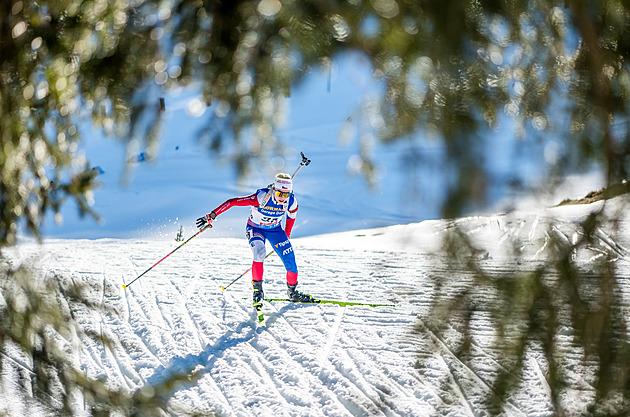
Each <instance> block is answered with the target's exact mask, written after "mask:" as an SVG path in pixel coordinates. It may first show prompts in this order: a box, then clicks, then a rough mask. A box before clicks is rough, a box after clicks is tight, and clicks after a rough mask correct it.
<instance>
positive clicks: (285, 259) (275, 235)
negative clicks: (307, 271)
mask: <svg viewBox="0 0 630 417" xmlns="http://www.w3.org/2000/svg"><path fill="white" fill-rule="evenodd" d="M267 238H268V239H269V243H271V245H272V246H273V250H274V251H276V253H277V254H278V256H279V257H280V259H282V263H283V264H284V268H285V269H286V270H287V284H289V285H296V284H297V276H298V269H297V263H296V262H295V253H293V246H292V245H291V241H290V240H289V238H288V237H287V234H286V233H285V232H284V230H282V228H280V227H278V228H277V229H272V230H271V231H268V232H267Z"/></svg>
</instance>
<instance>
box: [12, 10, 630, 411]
mask: <svg viewBox="0 0 630 417" xmlns="http://www.w3.org/2000/svg"><path fill="white" fill-rule="evenodd" d="M629 13H630V5H629V4H628V3H627V2H625V1H621V0H605V1H594V2H588V1H585V0H563V1H544V0H487V1H486V0H470V1H460V0H444V1H427V0H420V1H418V0H347V1H335V0H283V1H280V0H256V1H253V0H234V1H203V0H170V1H148V0H146V1H145V0H111V1H106V0H85V1H83V0H63V1H62V0H41V1H38V2H27V1H2V2H0V113H1V114H2V117H1V118H0V146H1V147H2V149H1V152H0V247H1V246H6V245H10V244H12V243H14V242H15V238H16V234H17V230H18V224H19V222H20V221H23V222H24V224H25V225H26V227H27V229H28V230H29V231H30V232H32V233H34V234H35V235H37V234H38V230H39V226H40V223H41V221H42V219H43V217H44V215H45V214H46V213H47V212H49V211H53V212H55V213H57V214H58V212H59V208H60V205H61V204H62V203H63V202H64V201H66V200H67V199H69V198H70V199H72V200H75V201H76V202H77V203H78V206H79V209H80V210H81V212H82V213H91V214H92V215H96V214H95V213H92V212H91V210H90V205H91V202H92V196H91V190H92V189H93V188H94V187H95V186H96V185H97V184H96V178H95V175H94V173H93V171H92V170H91V168H90V165H89V163H88V162H87V161H85V160H84V158H83V157H82V156H81V154H80V152H79V151H78V144H79V142H80V140H81V137H80V136H81V129H80V128H79V126H80V125H81V123H83V122H85V121H86V120H88V121H91V122H93V123H95V124H96V125H98V126H100V127H101V128H102V129H103V130H104V131H105V132H106V133H108V134H110V135H112V136H116V137H119V138H121V139H123V140H124V141H126V142H127V143H128V145H129V147H130V148H133V147H134V146H136V147H137V146H139V144H142V145H143V146H146V147H147V148H148V149H149V150H151V149H153V148H152V146H153V145H154V144H155V139H156V138H157V137H158V135H159V127H160V115H161V112H162V110H163V106H162V102H159V100H158V97H160V96H161V95H162V94H163V93H164V92H165V91H168V90H169V89H172V88H178V87H181V86H194V87H195V88H200V89H201V90H202V92H203V97H204V101H205V103H198V104H199V105H200V106H204V107H205V106H209V109H210V111H199V113H200V114H204V115H205V117H207V128H206V129H205V130H204V131H203V132H202V136H203V137H202V139H203V140H204V143H207V144H208V146H209V148H210V149H211V150H212V151H213V152H216V153H222V152H224V154H225V149H226V148H227V149H228V150H229V151H228V152H227V154H228V155H229V156H230V157H231V158H232V162H233V163H234V165H235V167H236V168H237V169H238V170H239V171H244V170H246V169H247V166H248V164H249V161H250V159H252V158H263V159H264V158H266V157H267V156H268V155H269V154H270V152H272V151H273V150H274V149H276V148H277V147H278V143H279V139H278V138H277V137H276V135H275V129H276V128H277V127H278V126H280V125H281V124H282V123H283V115H284V111H283V106H284V100H285V98H286V97H287V96H289V95H290V94H291V88H292V87H293V86H295V85H296V84H297V83H299V81H300V80H301V79H302V78H303V77H304V76H305V75H307V74H308V73H309V71H310V70H311V69H312V68H318V67H326V66H330V63H331V61H332V60H333V59H335V57H336V55H338V54H340V53H343V52H345V51H359V52H361V53H363V54H364V55H365V56H366V57H367V58H368V59H369V61H370V63H371V64H372V71H373V75H374V77H376V78H377V79H379V80H381V81H382V82H383V84H384V86H385V94H384V96H383V98H382V100H381V102H380V103H370V105H367V106H365V108H364V109H363V117H365V118H366V119H367V120H368V121H369V123H367V125H368V126H370V127H371V129H373V132H371V134H372V135H374V136H378V137H380V138H381V139H382V140H384V141H394V140H397V139H398V138H401V137H407V138H408V137H410V136H411V135H412V134H414V133H417V132H421V133H422V134H423V135H425V136H426V137H429V138H433V140H435V141H436V142H437V143H439V144H441V146H442V147H443V148H444V150H445V151H444V158H445V160H444V162H443V165H442V166H443V170H444V172H445V173H446V177H447V178H448V184H447V187H448V189H447V192H448V197H447V199H446V201H445V204H444V210H443V214H444V217H447V218H453V217H456V216H458V215H460V214H461V213H465V212H468V211H469V210H470V209H471V208H475V207H478V206H480V205H483V203H484V201H486V198H487V192H488V185H489V184H491V182H492V181H491V180H492V178H491V175H492V173H491V172H490V171H489V169H488V165H487V163H486V155H485V153H484V147H483V146H482V144H483V139H484V137H485V136H486V135H489V134H493V133H494V132H495V131H496V130H497V129H498V128H499V126H500V125H501V123H502V122H503V121H505V120H508V119H509V120H510V123H513V124H514V126H515V133H516V135H517V137H519V138H522V139H524V138H532V137H536V138H538V140H540V141H541V142H543V143H544V142H546V141H548V140H550V139H549V138H553V140H555V141H557V142H558V143H557V146H558V149H559V152H558V154H557V155H556V156H555V157H554V158H553V163H552V165H553V168H554V171H553V173H557V174H561V173H562V172H563V171H566V170H573V169H585V168H592V167H593V166H595V167H597V168H598V169H600V170H601V171H603V172H604V173H605V175H606V178H607V180H608V183H609V184H612V183H614V182H620V181H621V180H622V179H625V178H626V177H627V174H628V169H629V168H628V162H629V161H628V158H629V156H630V140H629V135H630V131H629V129H628V126H629V122H628V108H627V106H628V100H627V97H628V93H629V92H630V71H629V67H628V64H627V63H626V58H628V54H629V52H630V33H629V29H630V24H629V23H630V19H629V16H630V15H629ZM364 136H367V135H364ZM368 158H369V157H368V156H367V155H364V159H365V163H364V164H363V165H362V166H363V167H364V169H365V170H366V173H367V174H369V171H370V170H371V169H372V167H373V165H372V164H371V161H369V159H368ZM545 186H549V184H543V185H542V187H545ZM598 221H599V220H598V219H597V217H595V218H594V219H592V220H591V221H590V223H588V224H585V225H584V231H583V236H584V237H585V240H584V241H588V240H589V239H590V236H591V235H590V233H591V232H592V231H593V230H597V227H593V224H596V223H597V222H598ZM581 242H582V240H581V241H580V242H578V243H571V244H570V245H569V246H567V247H564V246H563V247H562V248H564V249H562V248H561V249H559V250H558V254H557V255H558V256H557V257H556V258H554V259H555V261H553V262H549V263H545V264H544V265H543V266H541V267H540V269H536V270H534V271H529V272H527V271H526V273H524V274H523V275H518V279H513V278H512V279H510V276H507V277H505V279H498V280H497V278H496V277H493V276H488V275H487V274H485V273H484V272H483V270H482V269H478V268H477V266H476V265H475V263H474V262H472V261H471V262H472V263H470V262H467V263H466V264H465V265H464V266H465V268H468V269H469V270H471V271H473V272H474V273H475V276H477V277H479V279H480V281H479V283H480V284H483V285H486V286H489V287H491V288H496V290H497V291H500V293H501V294H502V297H503V298H502V297H499V299H500V300H503V301H502V302H506V303H511V304H509V305H510V306H513V308H511V309H510V310H509V311H511V312H513V313H514V314H513V315H508V316H507V317H506V318H505V320H517V321H519V323H521V324H523V325H524V326H525V327H524V329H525V330H523V326H516V325H515V326H509V322H508V321H498V322H497V323H498V324H497V325H498V326H499V327H500V328H501V329H504V331H505V332H506V333H507V332H511V331H512V330H511V329H512V328H515V329H517V330H514V331H515V332H516V333H514V334H510V335H508V336H510V337H506V340H513V341H514V343H513V344H512V345H504V348H505V349H506V355H511V356H509V359H510V360H511V361H512V362H513V363H514V367H513V368H511V369H512V370H513V371H514V372H517V371H518V369H519V367H520V366H521V365H522V363H521V361H520V359H522V354H523V352H524V350H525V343H526V341H527V340H529V338H530V337H535V338H537V339H536V340H539V341H540V343H542V345H543V347H544V349H545V352H546V354H547V359H548V361H549V369H548V378H549V381H550V385H552V386H553V387H556V385H554V384H561V383H562V382H563V380H562V376H561V373H560V367H559V366H557V363H556V360H557V359H556V356H555V354H556V353H557V352H554V346H555V345H554V343H553V338H554V335H555V334H556V333H555V332H557V331H558V329H559V323H562V324H563V325H564V324H566V325H567V326H570V328H571V329H572V330H573V331H575V332H577V333H576V334H577V336H576V337H577V338H578V339H577V340H578V342H580V343H581V345H582V346H583V347H584V354H585V357H586V358H591V357H595V358H596V360H598V361H599V362H598V364H599V367H598V368H597V369H598V371H597V375H598V376H597V377H596V378H595V382H594V384H595V386H596V387H597V388H598V395H599V397H598V398H597V400H596V401H595V402H594V404H595V405H596V406H597V407H599V406H600V405H601V408H600V409H599V410H600V411H602V410H605V406H603V405H602V404H604V402H605V401H606V399H607V398H608V397H607V396H608V395H609V394H610V393H611V392H613V391H614V392H621V395H622V397H623V400H624V401H626V402H627V401H628V393H627V386H628V380H627V375H626V373H625V372H621V371H619V372H617V371H618V370H621V369H627V365H628V364H627V363H626V362H624V361H626V359H627V340H626V336H625V333H624V332H621V331H620V329H622V328H624V326H623V324H624V323H623V320H622V318H621V316H620V314H619V312H618V311H617V310H616V309H615V308H613V307H611V306H612V305H614V303H613V304H611V300H612V299H614V297H616V295H615V294H617V292H616V290H615V288H616V284H615V283H616V279H615V276H616V274H615V270H614V268H613V267H612V266H611V265H613V264H612V263H611V262H606V261H602V263H601V266H600V267H599V268H598V269H597V270H596V271H592V273H593V274H594V276H595V277H596V278H595V279H594V281H596V283H597V284H596V286H597V288H598V291H599V293H601V294H602V296H601V298H600V299H599V301H598V302H596V303H594V302H590V301H585V299H584V298H583V295H582V293H583V291H584V289H585V288H586V287H583V285H586V283H587V282H589V283H590V282H591V281H593V280H590V279H585V275H584V274H585V272H584V271H583V270H581V269H580V268H579V267H578V266H576V265H575V264H574V263H573V262H572V260H571V258H570V255H569V254H570V253H571V251H572V250H573V249H575V247H576V246H579V245H581V244H582V243H581ZM552 246H553V245H552ZM565 246H566V245H565ZM449 247H450V248H451V249H452V250H453V251H452V252H451V255H452V258H451V259H452V260H453V261H458V260H462V259H469V260H470V259H473V260H474V252H471V253H470V254H468V255H466V252H465V251H466V250H467V248H468V249H470V248H474V245H473V244H472V243H470V244H468V243H467V240H466V239H465V236H463V237H462V236H455V237H454V238H453V239H452V240H451V241H450V246H449ZM461 251H464V252H461ZM517 255H518V254H517V253H516V254H515V256H516V257H517ZM589 285H590V284H589ZM515 294H519V295H518V297H517V298H510V297H514V296H515ZM461 297H464V298H465V294H462V295H461ZM611 297H612V298H611ZM5 298H6V295H5ZM458 299H459V298H458ZM559 300H564V301H565V303H566V305H565V307H563V305H560V304H559ZM566 306H568V307H566ZM495 307H496V308H497V311H500V310H501V309H502V308H503V307H505V306H502V305H497V306H494V307H493V308H495ZM566 309H568V310H566ZM453 311H454V310H453ZM561 313H562V314H561ZM564 313H566V314H564ZM567 317H568V318H569V322H567V323H565V322H563V321H562V320H565V319H566V318H567ZM585 323H586V324H585ZM519 329H520V330H519ZM26 349H27V350H28V349H31V350H33V349H35V347H33V346H31V347H28V346H27V347H26ZM33 352H37V349H35V350H33ZM519 355H520V356H519ZM519 358H520V359H519ZM508 379H509V378H507V379H506V378H499V379H498V382H497V383H498V384H503V382H502V381H504V380H508ZM624 384H625V385H624ZM511 386H512V385H511V384H503V385H499V386H497V392H499V393H503V392H508V391H509V388H510V387H511ZM616 390H620V391H616ZM552 392H553V393H554V395H557V391H554V390H552ZM500 397H501V398H502V396H500ZM64 407H65V405H64ZM597 407H596V408H597ZM613 408H614V407H613ZM602 413H603V412H602Z"/></svg>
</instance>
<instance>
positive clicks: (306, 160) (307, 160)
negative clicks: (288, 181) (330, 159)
mask: <svg viewBox="0 0 630 417" xmlns="http://www.w3.org/2000/svg"><path fill="white" fill-rule="evenodd" d="M300 154H301V155H302V162H300V166H299V167H297V169H296V170H295V172H294V173H293V175H292V176H291V178H294V177H295V176H296V175H297V173H298V171H299V170H300V169H301V168H302V167H303V166H306V165H308V164H310V163H311V160H310V159H308V158H307V157H305V156H304V152H300Z"/></svg>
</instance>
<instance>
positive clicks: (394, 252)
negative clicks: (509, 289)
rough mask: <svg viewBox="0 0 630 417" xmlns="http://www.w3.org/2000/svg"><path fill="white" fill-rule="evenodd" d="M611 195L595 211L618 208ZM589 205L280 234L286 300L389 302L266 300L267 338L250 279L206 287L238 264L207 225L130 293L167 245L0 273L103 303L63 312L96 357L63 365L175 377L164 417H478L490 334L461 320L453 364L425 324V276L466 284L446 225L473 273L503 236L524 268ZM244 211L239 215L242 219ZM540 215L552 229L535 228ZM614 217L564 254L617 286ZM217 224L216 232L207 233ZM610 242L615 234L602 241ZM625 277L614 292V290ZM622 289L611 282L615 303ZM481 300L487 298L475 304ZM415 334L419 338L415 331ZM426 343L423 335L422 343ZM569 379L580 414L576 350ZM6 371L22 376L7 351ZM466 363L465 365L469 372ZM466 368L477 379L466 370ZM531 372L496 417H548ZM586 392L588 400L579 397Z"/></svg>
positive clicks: (54, 246) (543, 392) (531, 358)
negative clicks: (466, 328) (90, 335)
mask: <svg viewBox="0 0 630 417" xmlns="http://www.w3.org/2000/svg"><path fill="white" fill-rule="evenodd" d="M625 204H627V201H625V200H623V199H616V200H615V201H614V202H613V203H609V206H614V207H617V208H623V207H624V205H625ZM601 205H602V204H601V203H597V204H591V205H584V206H567V207H558V208H553V209H539V210H536V211H522V212H512V213H505V214H496V215H490V216H475V217H469V218H462V219H455V220H435V221H425V222H420V223H415V224H409V225H397V226H391V227H385V228H379V229H366V230H359V231H352V232H342V233H334V234H327V235H319V236H311V237H304V238H297V239H294V240H293V242H294V247H295V251H296V254H297V259H298V263H299V267H300V285H299V287H300V289H301V290H302V291H305V292H308V293H311V294H314V295H316V296H318V297H320V298H330V299H340V300H350V301H362V302H371V303H390V304H393V306H386V307H368V306H347V307H341V306H335V305H296V304H290V303H285V302H271V303H265V305H264V312H265V314H266V317H267V327H266V328H264V329H263V328H259V327H258V325H257V322H256V317H255V313H254V310H253V308H252V306H251V300H250V296H251V284H250V276H249V275H246V276H244V277H243V278H242V279H240V280H239V281H237V282H236V283H235V284H234V285H232V286H231V287H230V288H229V289H228V290H226V291H225V292H223V291H222V290H221V287H222V286H224V285H226V284H227V283H229V282H230V281H232V280H233V279H234V278H236V277H237V276H239V275H240V274H241V273H243V272H244V271H245V270H247V269H248V268H249V266H250V249H249V247H248V245H247V243H246V242H245V241H244V239H234V238H215V237H213V236H212V230H209V231H207V232H204V233H203V234H201V235H199V236H198V237H196V238H195V239H193V240H191V241H190V242H189V243H188V244H187V245H186V246H184V248H183V249H181V250H180V251H178V252H176V253H175V254H173V255H172V256H171V257H169V258H167V259H166V260H164V261H163V262H162V263H160V264H159V265H158V266H157V267H155V268H154V269H153V270H151V271H150V272H149V273H147V274H146V275H145V276H143V277H142V278H141V279H140V280H138V281H137V282H135V283H134V284H132V285H131V286H129V288H128V289H127V290H124V289H123V288H122V285H123V284H125V283H128V282H130V281H131V280H133V279H134V278H136V277H137V276H138V275H139V274H141V273H142V272H143V271H144V270H146V268H148V267H149V266H151V265H153V264H154V263H155V262H156V261H157V260H158V259H161V258H162V257H163V256H164V255H166V254H167V253H169V252H170V251H171V250H172V249H174V248H175V247H176V246H177V245H178V243H177V242H175V241H174V239H161V240H160V239H151V240H142V239H95V240H81V239H79V240H68V239H50V240H47V241H46V242H45V244H44V245H41V246H40V245H38V244H37V243H35V242H22V243H21V244H20V245H18V246H16V247H14V248H12V250H11V251H9V252H7V256H8V257H9V259H11V262H14V263H16V264H17V263H20V262H34V263H35V264H36V265H38V266H37V267H36V271H37V273H38V274H41V275H42V276H45V277H49V278H54V279H60V280H69V281H70V282H72V283H75V284H85V285H86V286H87V288H88V289H89V291H88V292H87V293H86V295H87V297H88V299H89V300H90V301H92V302H94V303H95V304H96V305H102V306H104V307H107V308H105V309H103V313H102V314H97V313H96V312H95V311H90V310H87V309H77V310H76V311H74V317H75V320H76V322H77V324H78V325H79V326H81V327H82V328H84V329H93V330H95V331H96V332H97V333H99V334H101V335H103V336H106V337H107V338H109V339H111V341H112V342H113V343H112V344H111V346H108V345H105V344H101V343H96V342H95V341H94V340H88V339H85V340H81V346H80V355H79V357H78V358H76V361H77V363H78V366H79V367H80V369H81V370H82V371H83V372H84V373H85V375H87V376H89V377H91V378H103V379H104V380H106V381H107V384H109V385H110V386H112V387H119V388H123V389H124V390H126V391H128V392H135V391H137V390H143V389H148V387H151V386H154V385H156V384H159V383H160V382H161V381H165V380H166V379H167V378H168V377H169V376H172V375H176V374H179V373H184V374H185V375H187V376H188V380H186V381H185V382H181V383H180V384H179V385H177V386H175V387H173V388H172V390H171V391H170V392H167V393H161V395H163V396H164V395H165V396H166V397H167V398H169V399H170V400H169V407H170V409H169V411H170V412H171V413H172V414H174V415H181V414H192V413H198V414H212V413H216V414H218V415H221V416H259V415H265V416H266V415H269V416H272V415H273V416H363V415H370V416H427V415H450V416H472V415H483V414H484V408H483V407H484V406H483V404H484V398H485V396H486V395H490V394H491V393H492V392H491V386H492V382H493V378H494V377H496V375H497V372H498V371H497V369H499V368H500V367H501V365H500V363H499V359H498V358H497V356H496V353H495V352H494V351H493V350H492V349H491V348H490V344H491V342H492V340H493V338H494V337H495V336H496V334H495V333H496V330H495V329H494V328H493V327H492V323H491V321H490V319H489V318H488V317H486V316H485V315H484V314H485V313H484V312H483V311H480V312H478V314H477V315H476V316H475V317H474V326H473V329H474V330H473V331H474V334H473V336H474V340H475V344H474V348H473V357H472V358H470V359H469V361H463V360H462V359H461V358H460V357H458V355H457V354H456V352H455V351H454V350H453V346H454V342H453V341H454V340H456V339H457V337H460V336H461V334H460V333H458V332H459V330H458V329H457V328H453V329H451V330H450V333H438V332H433V331H432V330H431V329H432V325H431V323H430V322H427V319H428V312H429V309H430V306H431V303H432V302H433V301H434V299H433V297H434V296H435V291H434V290H435V286H436V284H437V281H439V279H440V278H446V279H448V280H449V281H450V282H451V283H452V285H453V286H458V285H460V286H461V285H467V283H470V282H471V277H470V276H468V275H467V273H466V271H464V270H457V269H455V270H453V269H450V270H449V269H447V268H446V265H447V264H446V260H445V259H443V258H440V256H439V255H438V254H437V253H436V252H435V250H436V248H438V247H439V245H440V244H441V242H442V239H443V238H444V237H445V234H446V233H447V231H448V230H450V229H452V228H453V227H454V226H457V227H459V228H460V229H461V230H463V231H464V233H466V234H467V235H468V236H474V237H476V238H477V240H476V243H478V245H479V250H481V251H486V252H487V253H486V255H485V256H480V259H483V260H484V268H486V269H487V270H488V271H492V270H493V268H494V269H496V270H497V271H498V270H500V269H501V268H503V269H505V268H509V267H510V266H512V267H516V266H515V265H513V264H511V262H512V259H513V258H511V257H510V254H509V251H508V250H506V248H508V247H509V243H508V241H511V242H513V241H518V242H520V243H521V244H522V245H523V253H524V259H525V261H526V263H531V264H532V265H535V264H536V263H537V262H540V261H541V259H542V258H541V256H543V255H541V253H542V252H541V248H543V247H544V246H545V245H546V244H547V242H548V240H549V230H555V231H556V232H557V233H558V234H559V235H561V236H564V237H565V238H566V239H567V240H569V241H570V240H571V239H573V235H574V234H575V233H578V229H577V226H576V222H577V221H579V220H581V219H584V218H585V217H586V216H587V215H588V214H589V213H590V212H592V211H594V210H599V209H601ZM243 210H245V209H243ZM549 220H553V223H552V224H553V228H552V229H549ZM627 226H628V222H627V219H625V217H624V220H623V222H622V230H621V233H619V234H618V235H617V234H615V233H614V231H612V230H601V233H600V234H599V236H600V238H599V239H598V240H597V241H596V242H594V243H593V244H592V246H591V247H589V248H588V249H585V250H584V251H583V252H580V253H579V254H577V256H578V259H579V262H581V263H582V264H584V265H588V264H589V262H594V260H593V259H594V257H595V256H596V255H597V254H598V253H601V252H602V251H607V252H608V253H613V254H615V253H616V254H617V255H618V256H617V258H618V259H617V262H618V267H619V268H620V270H621V271H622V276H625V277H628V276H629V275H630V274H628V271H630V268H628V265H627V263H628V262H627V260H626V258H625V256H624V255H625V253H626V250H625V248H626V247H628V245H629V244H628V242H627V236H628V233H627V230H628V228H627ZM221 227H222V225H221V222H220V221H217V222H216V224H215V228H217V229H218V228H221ZM615 236H617V237H615ZM623 282H625V283H626V284H625V285H626V286H627V285H628V284H627V282H628V281H623ZM285 288H286V284H285V273H284V268H283V266H282V264H281V262H280V261H279V259H278V258H277V256H275V255H273V256H271V257H270V258H268V260H267V261H266V263H265V291H266V296H267V297H271V298H276V297H283V296H284V291H285ZM629 289H630V288H627V287H624V291H625V292H626V293H627V292H628V290H629ZM489 296H491V294H489ZM416 328H421V329H422V330H423V332H422V333H418V332H414V329H416ZM427 335H428V337H427ZM573 356H574V358H575V359H573V360H575V363H576V365H575V367H574V370H573V373H574V375H569V376H572V377H574V379H575V381H576V384H575V386H572V387H569V388H568V389H567V395H566V399H565V400H564V401H566V402H567V404H566V405H565V406H566V407H567V409H568V410H569V411H570V412H571V413H576V414H577V413H582V412H585V410H583V409H582V408H581V407H582V404H583V401H581V400H580V398H587V397H588V396H590V395H592V394H593V392H592V387H590V388H589V385H588V383H586V382H585V379H584V376H583V375H582V373H581V371H582V368H581V366H580V355H579V352H574V353H573ZM12 359H14V362H5V363H8V364H10V365H11V364H12V365H11V366H13V367H15V368H16V369H17V368H21V367H22V368H26V369H27V371H28V365H26V364H27V361H24V360H23V358H21V357H20V356H19V355H18V354H16V353H15V355H14V356H13V357H12ZM471 364H475V365H476V366H475V367H474V368H473V367H472V366H471ZM480 369H481V371H480ZM545 369H546V364H545V362H544V359H543V358H542V355H541V353H540V351H539V349H537V348H536V347H535V346H533V347H532V348H531V351H530V352H529V353H528V354H527V360H526V369H525V372H524V382H523V386H522V387H521V388H520V389H519V390H518V392H516V393H515V394H514V395H513V396H511V397H510V400H509V402H508V405H507V408H506V410H505V415H508V416H525V415H527V416H531V415H539V416H544V415H551V414H552V411H551V410H552V408H551V398H550V395H549V387H548V385H547V383H546V380H545ZM10 374H11V373H10V372H5V373H4V374H3V382H4V383H5V385H4V386H5V389H4V391H2V394H0V395H2V396H4V398H3V399H4V400H6V401H4V400H3V401H0V404H2V405H1V406H0V412H1V413H5V414H9V415H32V414H31V412H30V411H29V410H28V407H25V406H24V405H23V404H21V403H17V402H14V401H8V398H11V397H12V396H13V395H16V393H15V390H18V388H16V387H15V386H12V385H11V384H8V383H7V381H6V379H7V378H8V377H7V375H10ZM589 389H590V391H589Z"/></svg>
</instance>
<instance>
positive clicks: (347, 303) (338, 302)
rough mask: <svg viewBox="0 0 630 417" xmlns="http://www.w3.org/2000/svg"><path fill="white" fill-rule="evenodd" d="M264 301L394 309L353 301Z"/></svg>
mask: <svg viewBox="0 0 630 417" xmlns="http://www.w3.org/2000/svg"><path fill="white" fill-rule="evenodd" d="M265 301H267V302H271V301H285V302H287V303H296V304H335V305H339V306H343V307H345V306H369V307H395V305H394V304H375V303H360V302H355V301H342V300H318V299H313V301H312V302H299V301H297V302H296V301H291V300H288V299H286V298H265Z"/></svg>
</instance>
